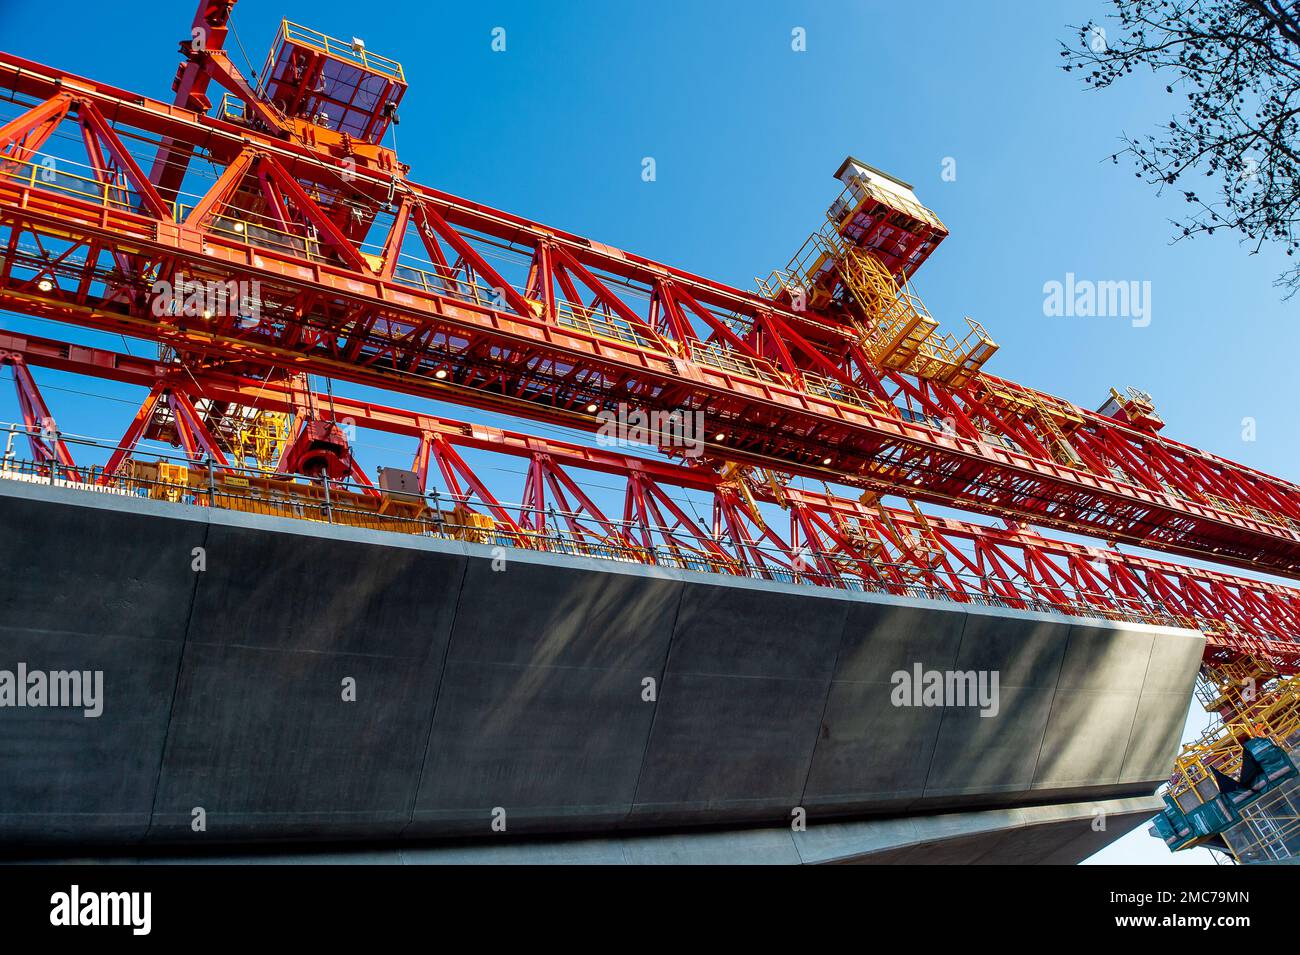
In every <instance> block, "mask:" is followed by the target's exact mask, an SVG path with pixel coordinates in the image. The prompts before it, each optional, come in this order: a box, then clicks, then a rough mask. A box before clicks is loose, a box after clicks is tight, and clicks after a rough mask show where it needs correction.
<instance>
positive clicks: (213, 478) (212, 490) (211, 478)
mask: <svg viewBox="0 0 1300 955" xmlns="http://www.w3.org/2000/svg"><path fill="white" fill-rule="evenodd" d="M216 506H217V470H216V468H215V467H214V466H213V464H212V455H210V454H209V455H208V507H216Z"/></svg>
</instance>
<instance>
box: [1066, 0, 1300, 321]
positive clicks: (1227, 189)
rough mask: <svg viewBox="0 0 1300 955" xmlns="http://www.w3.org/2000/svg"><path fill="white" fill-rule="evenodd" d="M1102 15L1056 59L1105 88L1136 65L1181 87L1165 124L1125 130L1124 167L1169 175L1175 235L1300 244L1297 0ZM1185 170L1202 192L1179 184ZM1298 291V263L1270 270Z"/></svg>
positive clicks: (1136, 0)
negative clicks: (1220, 232) (1182, 209)
mask: <svg viewBox="0 0 1300 955" xmlns="http://www.w3.org/2000/svg"><path fill="white" fill-rule="evenodd" d="M1111 4H1112V6H1113V7H1114V12H1113V13H1112V14H1111V15H1110V16H1108V17H1107V18H1106V20H1105V22H1104V23H1102V24H1098V23H1095V22H1089V23H1086V24H1084V25H1083V26H1081V27H1077V28H1076V29H1077V32H1078V37H1077V40H1076V41H1075V42H1072V43H1069V44H1062V49H1061V55H1062V56H1063V57H1065V58H1066V63H1065V66H1064V69H1065V70H1067V71H1082V72H1084V73H1085V76H1084V83H1085V84H1087V85H1088V86H1090V87H1092V88H1093V89H1106V88H1108V87H1110V86H1112V85H1114V84H1115V83H1117V82H1119V81H1120V80H1121V79H1122V78H1123V77H1125V76H1129V75H1132V73H1133V72H1134V71H1135V70H1138V69H1141V70H1143V71H1148V70H1149V71H1150V72H1151V73H1154V74H1157V75H1161V76H1163V77H1165V78H1167V83H1166V86H1165V91H1166V92H1167V93H1168V94H1170V95H1171V96H1177V95H1180V94H1181V96H1182V97H1183V101H1182V103H1181V105H1180V106H1177V107H1176V108H1175V112H1174V115H1173V116H1172V117H1171V119H1170V120H1169V122H1168V124H1167V126H1166V127H1164V128H1162V129H1160V130H1159V132H1158V133H1152V134H1148V135H1144V136H1141V137H1134V136H1129V135H1125V136H1124V139H1123V142H1124V148H1122V149H1121V150H1119V151H1118V152H1116V153H1115V154H1114V155H1113V156H1112V157H1111V158H1112V160H1114V161H1115V162H1119V158H1120V156H1126V157H1127V158H1128V159H1129V161H1131V162H1132V163H1133V164H1134V165H1135V167H1136V172H1135V174H1136V175H1137V176H1138V177H1139V178H1144V179H1146V180H1147V181H1148V182H1150V183H1151V184H1152V185H1154V186H1156V187H1157V190H1158V191H1161V192H1163V191H1164V190H1165V189H1167V188H1172V187H1174V186H1175V184H1180V185H1179V186H1178V188H1180V189H1181V191H1182V194H1183V198H1184V200H1185V201H1186V203H1187V207H1186V209H1187V213H1186V215H1185V216H1184V217H1182V218H1181V219H1177V220H1175V221H1174V225H1175V226H1176V227H1177V229H1178V230H1179V233H1178V238H1179V239H1182V238H1191V237H1193V236H1196V235H1200V234H1207V235H1212V234H1213V233H1214V231H1215V230H1216V229H1228V230H1231V231H1234V232H1236V233H1238V234H1239V235H1240V236H1241V238H1242V241H1243V242H1248V243H1250V244H1251V246H1252V250H1251V251H1252V254H1253V253H1254V252H1257V251H1259V249H1261V248H1262V247H1263V246H1264V245H1265V244H1266V243H1277V244H1280V245H1282V246H1283V248H1285V250H1286V253H1287V255H1292V254H1294V253H1295V252H1296V250H1297V249H1298V248H1300V228H1298V225H1300V0H1111ZM1194 173H1202V174H1203V175H1204V176H1205V178H1207V179H1209V180H1210V184H1209V186H1210V188H1209V193H1210V194H1208V195H1205V196H1202V195H1201V194H1199V193H1198V192H1197V190H1196V189H1193V188H1189V187H1188V186H1187V185H1182V182H1183V180H1184V179H1185V178H1186V177H1188V176H1191V175H1193V174H1194ZM1277 284H1278V285H1279V286H1281V287H1283V288H1285V289H1286V290H1287V295H1288V297H1290V296H1291V295H1294V294H1296V292H1300V266H1297V267H1295V268H1290V269H1288V270H1286V271H1285V272H1284V273H1283V274H1282V275H1280V276H1278V279H1277Z"/></svg>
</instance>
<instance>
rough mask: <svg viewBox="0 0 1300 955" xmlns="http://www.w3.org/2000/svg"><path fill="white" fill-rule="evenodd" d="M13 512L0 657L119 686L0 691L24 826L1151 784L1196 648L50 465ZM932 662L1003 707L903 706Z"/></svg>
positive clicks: (854, 805)
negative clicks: (45, 705)
mask: <svg viewBox="0 0 1300 955" xmlns="http://www.w3.org/2000/svg"><path fill="white" fill-rule="evenodd" d="M0 527H2V528H3V529H4V532H5V538H6V543H7V545H8V546H6V547H5V548H4V549H3V551H2V552H0V581H2V583H0V670H4V669H12V668H13V667H14V666H15V665H16V664H17V663H18V662H25V663H26V664H28V665H29V666H31V667H33V668H43V669H58V668H67V669H78V670H85V669H100V670H102V671H103V674H104V697H105V700H104V712H103V714H102V715H101V716H100V717H98V718H95V719H86V718H84V717H83V716H82V715H81V713H80V712H73V711H68V710H58V709H43V710H42V709H16V708H9V707H0V747H2V748H0V752H3V754H4V760H5V762H6V764H7V765H6V772H4V773H3V774H0V844H3V845H5V846H9V847H13V846H21V845H28V844H50V843H57V842H60V841H62V842H64V843H86V842H96V841H101V842H109V843H116V844H119V845H129V844H132V843H137V842H140V841H141V840H144V841H148V842H152V843H156V844H159V845H162V844H176V845H182V846H192V845H194V844H196V843H197V842H199V841H202V842H203V843H204V844H221V843H251V842H258V841H285V840H292V841H298V842H303V843H319V842H321V841H329V840H344V839H366V840H388V839H406V840H429V839H438V838H442V837H456V838H459V839H466V838H470V839H473V838H477V837H481V838H485V839H490V838H502V837H504V836H507V835H508V836H529V835H557V834H572V835H578V834H608V833H609V832H610V831H611V830H620V831H625V832H632V831H647V832H649V831H654V830H662V829H672V830H678V831H682V830H689V829H691V828H692V827H697V826H714V827H735V826H738V825H742V824H743V825H758V826H779V825H781V824H787V825H788V823H789V821H790V820H791V817H792V813H795V812H796V811H798V810H802V811H803V812H805V813H806V814H807V816H808V818H809V819H810V820H811V821H821V820H828V819H848V818H855V817H868V816H885V815H889V816H900V815H905V816H907V817H911V816H914V815H917V814H922V813H927V814H928V813H935V812H940V811H944V810H961V811H971V810H975V809H983V808H989V809H992V808H1001V809H1012V808H1016V807H1026V806H1028V805H1029V804H1051V803H1059V802H1078V801H1081V800H1096V799H1116V798H1124V797H1133V796H1139V795H1149V794H1150V793H1151V792H1152V791H1153V790H1154V789H1155V787H1156V786H1157V785H1158V784H1159V783H1160V782H1161V781H1162V780H1163V779H1164V778H1165V777H1166V776H1167V774H1168V772H1169V769H1170V767H1171V765H1172V762H1173V758H1174V755H1175V753H1176V751H1177V745H1178V730H1179V729H1180V728H1181V725H1182V721H1183V719H1184V717H1185V714H1186V711H1187V705H1188V702H1189V699H1190V694H1191V688H1192V684H1193V681H1194V679H1195V674H1196V670H1197V666H1198V663H1199V660H1200V657H1201V653H1202V650H1203V646H1204V639H1203V637H1201V635H1200V634H1198V633H1195V632H1194V631H1187V630H1178V629H1172V628H1164V627H1153V626H1147V625H1141V624H1124V623H1112V622H1108V621H1096V620H1085V619H1081V618H1067V617H1061V616H1049V615H1045V614H1033V613H1025V612H1018V611H1010V610H1002V609H997V610H993V609H989V608H982V607H974V606H970V605H958V604H952V603H944V602H939V601H925V600H912V599H905V598H896V597H891V596H887V595H880V594H869V593H856V592H848V591H840V590H824V589H818V588H810V587H803V586H799V585H788V584H779V583H773V582H768V581H755V580H748V579H741V578H734V577H724V576H719V575H709V574H700V573H693V572H687V571H672V570H665V569H661V568H654V567H646V566H643V565H639V564H623V563H620V562H614V561H607V560H598V559H594V558H581V557H567V556H563V555H555V554H542V553H534V552H528V551H518V550H509V549H507V550H495V549H493V548H491V547H488V546H485V545H478V544H470V543H463V542H458V541H445V540H439V539H433V538H420V537H410V536H406V535H399V534H388V533H383V532H377V531H366V530H358V529H353V528H342V527H338V526H331V525H327V524H319V523H314V522H309V521H302V520H292V519H284V518H273V517H264V516H258V515H249V514H241V513H237V512H230V511H223V510H219V509H211V508H206V507H194V506H188V505H184V504H172V503H167V502H159V501H150V500H144V499H140V498H135V497H127V496H122V495H110V494H102V493H92V492H87V491H83V490H77V489H71V488H62V487H58V486H47V485H43V484H36V483H31V484H28V483H20V482H13V481H0ZM195 548H202V553H203V556H204V565H203V569H202V570H195V569H193V561H194V556H193V555H194V553H195ZM918 666H919V667H921V668H922V669H923V670H925V671H940V672H949V671H954V670H960V671H969V672H972V673H974V672H982V673H985V674H987V673H996V674H997V675H998V678H999V681H1000V683H999V691H998V705H997V712H996V714H995V715H994V714H990V715H987V716H984V715H981V711H980V709H979V708H978V707H975V706H969V705H966V706H960V705H937V706H936V705H910V702H909V705H901V706H900V705H895V703H896V701H895V699H894V698H893V690H894V689H895V686H894V675H895V674H896V673H898V672H909V673H910V672H912V670H913V668H915V667H918ZM349 693H350V694H351V697H349ZM200 811H201V815H202V817H203V820H204V827H203V828H202V830H197V829H196V826H195V819H196V818H197V817H198V816H199V815H200ZM494 822H496V823H497V824H498V828H499V826H500V824H504V826H505V832H504V833H502V832H499V831H497V830H496V829H494V828H493V823H494ZM692 845H694V843H692ZM692 851H694V850H692Z"/></svg>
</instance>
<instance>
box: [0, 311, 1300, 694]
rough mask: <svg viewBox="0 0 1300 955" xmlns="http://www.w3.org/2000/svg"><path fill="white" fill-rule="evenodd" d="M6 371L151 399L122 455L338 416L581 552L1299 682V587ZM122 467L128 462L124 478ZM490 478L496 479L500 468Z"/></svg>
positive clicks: (204, 376)
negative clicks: (222, 416) (1108, 637)
mask: <svg viewBox="0 0 1300 955" xmlns="http://www.w3.org/2000/svg"><path fill="white" fill-rule="evenodd" d="M0 360H2V361H7V362H11V363H14V364H15V365H16V366H17V365H20V364H21V365H24V366H25V365H32V366H40V367H49V368H54V369H59V370H62V371H68V372H73V373H78V374H84V375H87V376H93V377H97V378H101V379H107V380H112V381H118V382H123V383H127V384H132V385H138V386H141V387H145V388H148V389H149V397H148V398H147V399H146V401H145V403H144V406H143V407H142V409H141V412H140V414H138V415H137V417H136V420H135V422H134V423H133V424H132V427H131V428H129V429H128V432H127V436H126V438H125V439H124V441H123V442H122V447H132V446H134V444H135V441H136V440H137V439H138V436H139V433H140V432H142V431H143V427H144V424H143V423H144V422H145V421H147V420H148V419H149V418H150V417H151V416H152V413H153V408H154V405H155V403H156V402H157V401H158V400H159V399H160V397H161V396H163V395H174V396H176V397H175V399H174V400H176V401H177V402H178V404H179V405H180V406H181V407H183V408H185V409H188V412H187V417H188V418H189V421H188V422H187V424H188V426H189V427H190V428H191V430H192V431H193V432H195V433H201V434H206V429H205V428H204V426H203V423H202V421H201V420H199V415H198V413H197V412H196V411H194V408H195V404H194V400H195V399H197V398H200V397H201V398H205V399H208V400H209V401H211V402H224V403H230V404H235V405H243V406H247V407H255V408H261V409H264V410H269V411H279V412H293V413H302V412H303V411H304V409H305V408H307V407H314V408H317V409H329V411H328V414H325V415H324V416H325V417H328V418H333V419H334V420H336V421H340V422H349V423H352V424H354V425H355V426H357V427H359V428H365V429H371V430H375V431H380V432H385V433H389V434H395V435H403V436H406V437H410V438H413V439H415V440H416V444H417V450H416V452H415V461H414V467H415V469H416V470H417V472H419V473H420V475H421V480H422V481H423V480H424V476H425V474H426V473H427V470H428V463H429V461H430V459H432V460H433V462H434V463H435V464H436V466H437V467H438V469H439V470H440V471H441V472H442V474H443V476H444V482H445V484H446V485H447V487H448V489H449V490H450V492H451V493H452V494H453V495H454V496H456V497H457V499H458V501H460V502H461V503H466V504H468V503H469V502H470V501H471V500H476V501H477V502H478V504H479V506H480V507H482V508H483V509H485V510H486V511H487V512H488V513H490V514H491V515H492V516H493V518H494V519H495V520H497V521H498V522H499V524H500V525H502V526H503V527H505V528H507V529H508V530H511V531H523V530H530V531H532V532H535V533H547V532H548V529H549V527H551V526H555V525H556V524H557V523H563V524H564V525H565V527H566V528H567V530H568V532H569V534H570V536H571V537H572V538H574V539H575V540H592V541H596V540H599V541H605V542H609V541H611V540H614V541H615V543H617V544H619V545H620V546H639V547H644V548H646V549H647V550H653V549H654V548H655V547H656V546H658V547H660V548H662V549H665V550H668V551H670V552H672V553H674V554H675V555H676V556H678V557H683V556H684V557H687V558H690V559H691V561H692V564H693V565H695V566H705V565H707V566H708V567H709V568H711V569H714V570H719V571H723V572H731V573H749V574H756V575H758V576H767V577H769V578H773V579H782V580H784V579H791V578H794V579H802V580H807V581H810V582H813V583H824V584H834V585H838V586H843V585H844V578H845V577H846V576H848V577H850V578H852V577H857V578H859V579H860V580H861V581H863V583H864V585H866V586H870V587H872V588H875V589H881V590H885V591H888V592H892V593H896V594H913V595H915V594H917V593H923V594H926V595H931V596H937V597H944V598H946V599H950V600H955V601H958V602H963V603H970V602H995V603H998V604H1000V605H1005V606H1010V607H1018V608H1026V609H1034V608H1035V607H1049V608H1053V609H1056V610H1058V611H1061V612H1067V613H1069V612H1074V613H1077V612H1079V611H1080V610H1083V611H1084V612H1085V613H1088V612H1091V613H1095V614H1102V615H1110V616H1117V617H1125V618H1127V619H1139V620H1143V619H1145V620H1150V621H1152V622H1171V621H1172V622H1176V623H1179V624H1182V625H1187V626H1194V627H1199V628H1201V629H1204V630H1205V631H1206V633H1207V639H1208V641H1209V642H1208V645H1207V651H1206V654H1207V659H1210V660H1215V661H1223V660H1227V659H1232V658H1234V657H1236V656H1239V655H1241V654H1243V653H1254V654H1257V655H1264V656H1267V657H1268V658H1269V659H1271V660H1273V661H1275V662H1276V663H1278V664H1279V665H1280V666H1282V667H1284V668H1287V671H1288V672H1294V671H1300V590H1298V589H1296V588H1293V587H1289V586H1285V585H1282V584H1277V583H1272V582H1267V581H1257V580H1250V579H1247V578H1243V577H1238V576H1235V575H1231V574H1227V573H1222V572H1219V571H1213V570H1204V569H1200V568H1192V567H1183V566H1180V565H1176V564H1171V563H1169V562H1166V561H1160V560H1154V559H1151V558H1146V557H1141V556H1137V555H1132V554H1126V553H1121V552H1119V551H1117V550H1112V549H1103V548H1097V547H1088V546H1084V545H1080V544H1075V543H1067V542H1063V541H1056V540H1052V539H1050V538H1046V537H1044V536H1042V535H1040V534H1037V533H1035V532H1032V531H1029V530H1027V529H1023V528H1019V527H1010V528H997V527H989V526H985V525H980V524H975V523H971V522H967V521H961V520H956V519H952V518H941V517H934V516H929V517H927V516H923V515H921V514H919V512H914V511H908V510H902V509H898V508H887V507H886V508H871V507H866V506H864V505H862V504H860V503H858V502H856V501H852V500H848V499H845V498H842V497H839V496H836V495H834V494H832V493H829V492H827V493H817V492H810V491H806V490H801V489H798V488H793V487H788V488H783V489H777V488H774V487H772V486H771V485H769V484H765V483H762V482H759V481H745V482H743V483H742V482H739V481H737V480H734V479H733V480H728V479H725V478H723V477H722V476H720V475H719V474H718V473H716V472H715V471H713V470H712V469H710V468H708V467H700V466H694V467H687V466H684V465H681V464H677V463H675V462H670V461H661V460H654V459H648V458H644V457H638V456H635V455H631V454H627V453H625V452H624V451H621V450H616V449H609V448H592V447H589V446H586V445H581V444H576V443H573V442H566V441H558V440H553V439H543V438H538V437H534V436H531V435H527V434H521V433H517V432H511V431H504V430H500V429H497V428H492V427H487V426H483V425H477V424H467V423H464V422H459V421H455V420H451V419H447V418H443V417H440V416H436V415H429V414H424V413H420V412H413V411H407V410H403V409H399V408H390V407H385V406H383V405H379V404H376V403H373V402H366V401H360V400H357V399H352V398H346V397H342V396H338V395H331V396H324V395H316V396H313V395H310V394H305V393H304V392H303V391H302V390H301V388H300V387H299V386H298V385H296V384H295V383H294V382H286V381H279V380H275V379H263V378H260V377H248V376H241V375H235V374H230V373H227V372H221V371H213V370H203V369H198V370H190V369H183V368H181V367H179V366H177V365H175V364H165V363H161V362H158V361H154V360H151V359H147V358H143V357H137V356H131V355H123V354H120V353H115V352H111V351H107V350H103V349H96V348H90V347H86V346H80V345H72V344H68V343H64V342H58V341H54V340H51V339H44V338H38V337H35V336H26V335H17V334H12V333H7V332H0ZM318 413H321V412H318ZM186 448H187V452H190V456H191V457H193V453H192V452H193V449H190V448H189V446H188V444H187V445H186ZM458 449H472V450H475V451H481V452H482V451H486V452H492V453H494V454H501V455H505V456H508V457H512V458H517V459H523V460H526V461H527V462H528V463H527V468H526V471H525V473H524V475H523V481H522V483H523V487H522V490H521V491H520V492H519V493H518V494H517V495H516V496H515V497H514V499H515V500H517V501H519V502H520V506H519V509H518V512H517V513H512V512H511V510H510V506H509V505H505V504H502V503H501V501H500V499H499V498H500V496H501V495H498V494H496V493H494V491H493V490H492V488H491V485H490V482H488V481H486V480H484V479H483V478H482V477H480V476H479V475H478V474H476V472H475V471H474V469H473V468H471V467H470V466H469V465H467V464H466V463H465V461H464V459H463V458H462V457H461V456H460V454H459V452H458ZM122 456H123V455H122V454H115V455H114V458H115V461H114V466H116V464H118V463H120V459H121V457H122ZM221 463H223V464H224V463H225V462H224V460H223V461H221ZM356 470H357V473H358V475H359V476H362V477H364V475H360V472H359V469H356ZM490 470H491V471H492V473H493V474H494V476H495V475H499V474H500V473H501V470H502V469H500V468H492V469H490ZM571 471H581V472H588V473H594V474H602V475H609V476H615V477H618V478H620V479H622V480H623V481H624V482H625V493H624V499H625V501H626V502H627V503H626V505H625V509H624V513H623V515H622V520H621V521H615V520H611V519H610V517H608V516H607V515H606V514H605V513H604V512H603V511H602V510H601V509H600V507H599V506H598V505H596V504H595V503H594V502H593V501H592V500H591V498H590V496H589V495H588V493H587V491H586V490H584V487H583V484H584V482H583V481H580V480H576V479H575V478H574V477H573V476H572V474H571V473H570V472H571ZM500 480H502V479H501V478H500V477H499V476H498V477H496V481H500ZM365 483H366V484H367V485H368V484H369V481H368V480H367V481H366V482H365ZM668 489H674V490H676V491H692V492H703V493H705V494H708V495H711V496H712V499H713V505H712V508H713V523H712V527H711V529H705V528H702V527H701V526H700V525H699V523H698V522H696V521H693V520H692V519H691V518H690V517H688V516H687V515H686V514H685V513H684V512H683V509H682V507H681V504H680V503H679V501H678V500H677V498H676V497H675V496H674V495H670V494H669V493H668ZM751 502H761V503H763V504H765V505H772V504H775V503H779V504H781V505H782V506H784V507H785V509H786V511H787V512H788V529H787V530H786V531H785V532H779V531H778V530H777V529H776V528H775V527H774V526H773V523H772V517H771V513H772V512H771V510H770V509H769V512H768V515H767V517H764V515H763V514H762V513H761V512H760V511H759V510H758V509H756V508H755V507H754V505H753V504H752V503H751ZM552 509H553V510H554V514H553V515H552V514H551V511H552ZM522 539H523V540H526V538H522Z"/></svg>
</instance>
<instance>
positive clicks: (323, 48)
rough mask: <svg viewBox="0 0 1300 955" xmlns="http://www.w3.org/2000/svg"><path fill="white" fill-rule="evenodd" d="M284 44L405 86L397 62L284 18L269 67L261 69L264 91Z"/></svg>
mask: <svg viewBox="0 0 1300 955" xmlns="http://www.w3.org/2000/svg"><path fill="white" fill-rule="evenodd" d="M282 42H285V43H294V44H296V45H298V46H308V47H311V48H312V49H314V50H316V51H318V52H320V53H324V54H325V55H326V56H332V57H334V58H335V59H338V60H343V61H344V62H346V63H351V64H352V65H353V66H358V67H360V68H361V69H363V70H366V71H367V72H369V73H378V74H379V75H380V76H386V77H388V78H389V79H390V80H393V81H394V82H397V83H402V84H403V85H405V83H406V74H405V73H404V72H403V70H402V64H401V63H398V62H397V61H396V60H392V59H389V58H388V57H386V56H380V55H379V54H378V53H371V52H370V51H369V50H366V49H365V48H361V49H356V48H355V47H353V45H352V44H351V43H350V42H347V41H345V40H340V39H338V38H336V37H332V36H327V35H325V34H324V33H321V32H319V31H317V30H312V29H310V28H309V27H304V26H301V25H299V24H297V23H290V22H289V21H288V20H287V19H285V20H281V21H280V31H279V33H277V34H276V42H275V43H274V44H272V47H271V52H270V54H269V55H268V56H267V58H266V66H265V67H264V68H263V69H262V88H265V84H266V83H267V82H269V80H270V77H271V75H272V73H271V71H272V70H273V69H274V68H275V57H276V56H277V55H278V54H279V52H280V44H281V43H282Z"/></svg>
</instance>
